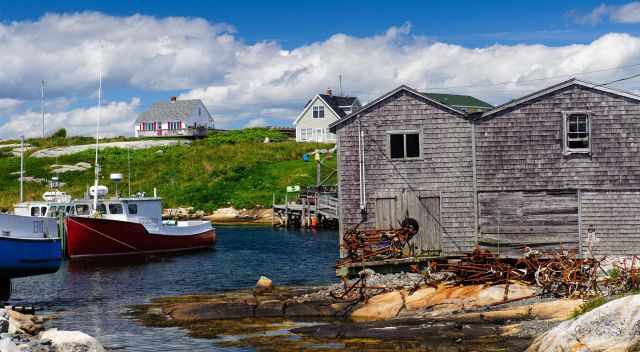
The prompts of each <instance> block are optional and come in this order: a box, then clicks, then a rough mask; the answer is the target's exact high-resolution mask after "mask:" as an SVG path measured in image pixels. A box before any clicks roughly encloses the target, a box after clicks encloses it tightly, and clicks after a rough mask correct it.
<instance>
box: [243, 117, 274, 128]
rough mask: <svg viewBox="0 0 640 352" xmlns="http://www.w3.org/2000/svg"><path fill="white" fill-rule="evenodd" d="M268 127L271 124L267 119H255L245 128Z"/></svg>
mask: <svg viewBox="0 0 640 352" xmlns="http://www.w3.org/2000/svg"><path fill="white" fill-rule="evenodd" d="M268 125H269V123H268V122H267V119H265V118H257V119H253V120H250V121H249V122H247V124H246V125H244V127H266V126H268Z"/></svg>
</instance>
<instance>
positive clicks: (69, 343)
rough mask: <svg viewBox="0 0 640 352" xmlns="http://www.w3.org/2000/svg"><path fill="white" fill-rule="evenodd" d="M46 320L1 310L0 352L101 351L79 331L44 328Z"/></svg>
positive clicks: (10, 310) (96, 342) (92, 340)
mask: <svg viewBox="0 0 640 352" xmlns="http://www.w3.org/2000/svg"><path fill="white" fill-rule="evenodd" d="M47 320H49V319H48V318H46V317H40V316H36V315H33V314H23V313H20V312H18V311H16V310H13V309H10V307H6V308H5V309H0V351H2V352H103V351H104V347H103V346H102V345H101V344H100V342H98V341H97V340H96V339H95V338H93V337H91V336H89V335H87V334H85V333H82V332H80V331H63V330H58V329H55V328H50V329H45V323H46V322H47Z"/></svg>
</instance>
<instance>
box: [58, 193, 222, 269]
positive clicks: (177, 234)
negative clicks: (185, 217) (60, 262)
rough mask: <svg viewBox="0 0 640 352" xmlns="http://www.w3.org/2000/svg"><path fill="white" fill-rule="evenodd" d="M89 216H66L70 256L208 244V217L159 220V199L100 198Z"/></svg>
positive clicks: (211, 235)
mask: <svg viewBox="0 0 640 352" xmlns="http://www.w3.org/2000/svg"><path fill="white" fill-rule="evenodd" d="M92 213H93V215H92V216H73V215H72V216H67V218H66V219H65V224H66V228H67V255H68V256H69V257H70V258H71V259H79V258H90V257H102V256H114V255H135V254H153V253H166V252H177V251H186V250H195V249H203V248H212V247H213V246H214V245H215V241H216V234H215V230H214V229H213V227H212V226H211V223H210V222H209V221H201V220H197V221H162V205H161V199H160V198H156V197H130V198H113V199H109V200H107V199H100V200H99V201H98V202H97V208H96V210H95V211H93V212H92Z"/></svg>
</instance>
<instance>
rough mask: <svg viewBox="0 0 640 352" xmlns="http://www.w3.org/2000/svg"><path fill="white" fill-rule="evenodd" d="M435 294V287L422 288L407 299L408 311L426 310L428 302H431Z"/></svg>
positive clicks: (405, 302) (405, 303)
mask: <svg viewBox="0 0 640 352" xmlns="http://www.w3.org/2000/svg"><path fill="white" fill-rule="evenodd" d="M435 292H436V289H435V288H434V287H421V288H419V289H418V290H417V291H416V292H414V293H413V294H411V295H409V296H408V297H407V298H406V299H405V301H404V305H405V307H406V308H407V310H418V309H422V308H425V306H426V304H427V302H429V298H430V297H431V296H432V295H433V294H434V293H435Z"/></svg>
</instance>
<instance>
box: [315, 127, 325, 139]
mask: <svg viewBox="0 0 640 352" xmlns="http://www.w3.org/2000/svg"><path fill="white" fill-rule="evenodd" d="M316 142H324V138H323V136H322V128H316Z"/></svg>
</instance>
